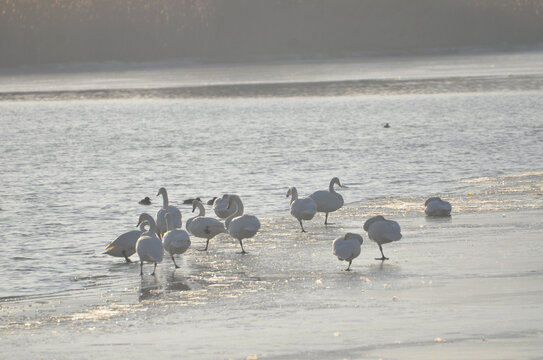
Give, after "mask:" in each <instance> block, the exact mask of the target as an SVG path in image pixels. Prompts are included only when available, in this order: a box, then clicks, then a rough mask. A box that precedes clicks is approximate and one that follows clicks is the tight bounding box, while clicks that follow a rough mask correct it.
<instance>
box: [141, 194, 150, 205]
mask: <svg viewBox="0 0 543 360" xmlns="http://www.w3.org/2000/svg"><path fill="white" fill-rule="evenodd" d="M138 204H140V205H151V199H149V196H146V197H144V198H143V199H141V200H140V201H139V202H138Z"/></svg>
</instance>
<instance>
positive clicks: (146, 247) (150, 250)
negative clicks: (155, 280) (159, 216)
mask: <svg viewBox="0 0 543 360" xmlns="http://www.w3.org/2000/svg"><path fill="white" fill-rule="evenodd" d="M144 222H147V223H148V225H149V228H148V229H147V231H146V232H144V233H143V234H141V236H140V237H139V239H138V241H137V242H136V252H137V253H138V256H139V258H140V275H141V276H143V262H144V261H147V262H154V263H155V267H154V269H153V273H152V274H151V275H155V271H156V266H157V263H159V262H162V256H163V254H164V248H163V247H162V241H160V239H159V238H158V237H156V236H155V233H156V232H157V231H158V229H157V226H156V223H155V220H154V219H153V217H152V216H151V215H149V214H146V213H143V214H141V215H140V218H139V221H138V226H140V225H141V224H142V223H144Z"/></svg>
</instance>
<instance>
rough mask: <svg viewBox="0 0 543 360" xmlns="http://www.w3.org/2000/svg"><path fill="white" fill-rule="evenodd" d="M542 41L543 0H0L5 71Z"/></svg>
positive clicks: (526, 44) (392, 51) (339, 54)
mask: <svg viewBox="0 0 543 360" xmlns="http://www.w3.org/2000/svg"><path fill="white" fill-rule="evenodd" d="M542 43H543V0H516V1H515V0H228V1H224V0H222V1H221V0H153V1H143V0H109V1H105V0H79V1H75V0H0V49H1V50H0V67H14V66H20V65H40V64H49V63H67V62H93V61H131V62H140V61H159V60H172V59H177V60H179V59H180V60H198V61H209V62H217V61H253V60H264V59H265V60H273V59H284V58H292V57H298V58H314V57H345V56H359V55H364V54H389V55H390V54H411V53H420V52H428V51H452V50H454V49H465V48H472V47H483V48H490V49H493V48H499V49H504V48H505V49H507V48H511V47H518V46H524V47H530V46H537V45H540V44H542Z"/></svg>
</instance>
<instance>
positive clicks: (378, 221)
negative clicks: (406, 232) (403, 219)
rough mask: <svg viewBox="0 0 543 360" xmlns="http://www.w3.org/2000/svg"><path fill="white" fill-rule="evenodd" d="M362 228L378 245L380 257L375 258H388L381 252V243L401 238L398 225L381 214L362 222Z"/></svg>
mask: <svg viewBox="0 0 543 360" xmlns="http://www.w3.org/2000/svg"><path fill="white" fill-rule="evenodd" d="M364 230H366V231H367V232H368V237H369V238H370V240H373V241H375V242H376V243H377V245H379V250H380V251H381V257H380V258H375V260H388V258H387V257H385V254H383V248H382V247H381V245H383V244H388V243H390V242H393V241H398V240H400V239H401V238H402V234H401V229H400V225H399V224H398V223H397V222H396V221H394V220H386V219H385V218H384V217H383V216H382V215H377V216H374V217H372V218H370V219H368V220H367V221H366V222H365V223H364Z"/></svg>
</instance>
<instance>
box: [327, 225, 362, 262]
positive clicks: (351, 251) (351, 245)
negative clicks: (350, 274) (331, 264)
mask: <svg viewBox="0 0 543 360" xmlns="http://www.w3.org/2000/svg"><path fill="white" fill-rule="evenodd" d="M363 241H364V239H362V236H360V235H359V234H355V233H346V234H345V235H343V236H340V237H338V238H336V239H335V240H334V242H333V243H332V249H333V250H334V255H335V256H337V258H338V259H339V260H344V261H348V262H349V266H347V269H345V271H351V263H352V262H353V259H354V258H356V257H358V255H360V245H362V242H363Z"/></svg>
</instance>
